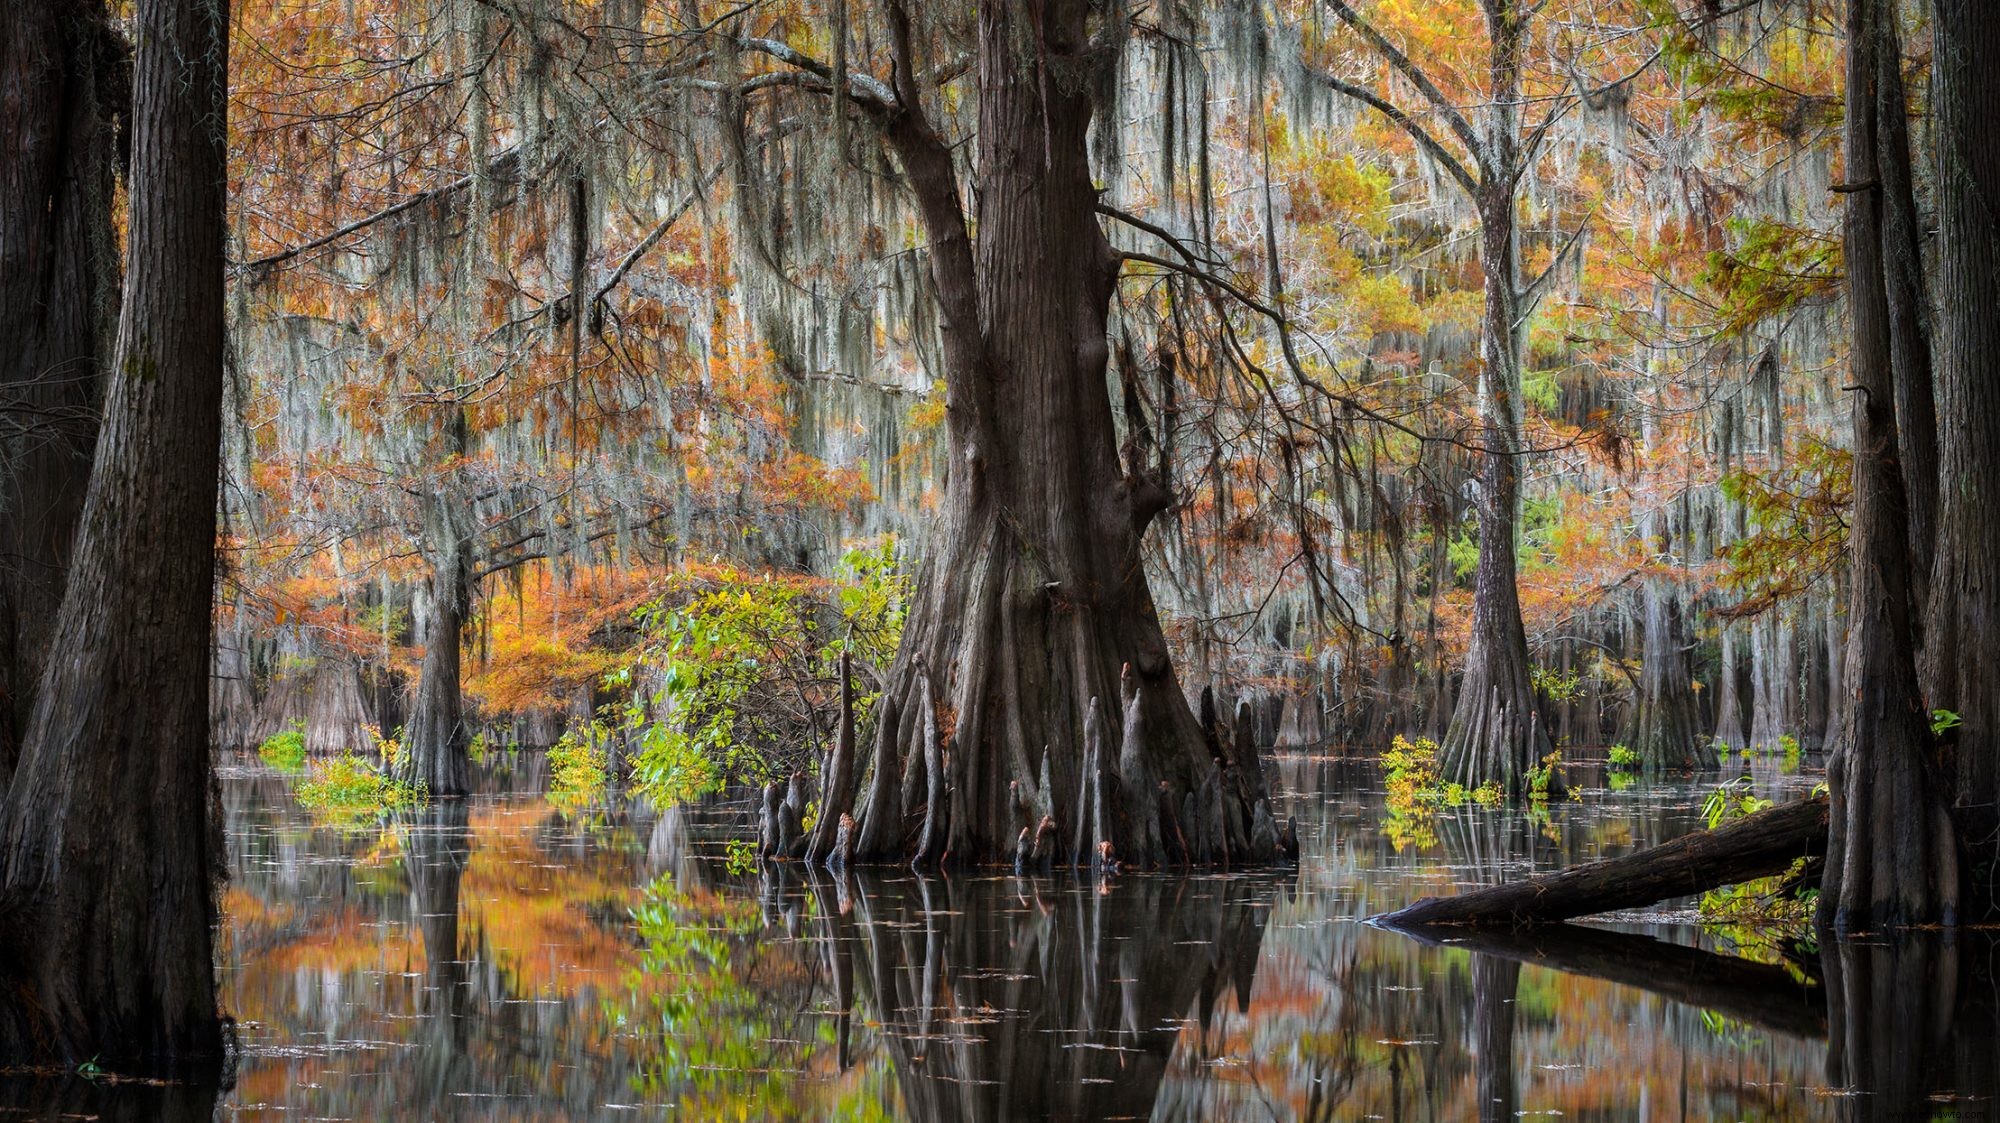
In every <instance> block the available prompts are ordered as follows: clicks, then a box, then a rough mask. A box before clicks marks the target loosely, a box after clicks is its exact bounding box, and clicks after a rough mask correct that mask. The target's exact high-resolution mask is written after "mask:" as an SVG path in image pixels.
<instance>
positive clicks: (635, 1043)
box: [613, 875, 834, 1119]
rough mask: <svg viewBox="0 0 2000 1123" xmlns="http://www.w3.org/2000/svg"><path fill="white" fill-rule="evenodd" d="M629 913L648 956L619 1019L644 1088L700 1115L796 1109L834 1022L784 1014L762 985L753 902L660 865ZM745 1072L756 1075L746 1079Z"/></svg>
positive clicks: (750, 1115)
mask: <svg viewBox="0 0 2000 1123" xmlns="http://www.w3.org/2000/svg"><path fill="white" fill-rule="evenodd" d="M632 919H633V922H634V924H635V926H636V927H637V929H638V933H639V939H640V941H641V944H640V953H639V963H638V966H637V967H636V968H635V969H634V970H633V971H632V972H631V973H630V974H629V975H628V976H627V978H626V980H625V986H624V988H623V990H624V992H625V993H624V994H623V995H621V996H620V997H619V998H618V999H617V1000H615V1005H614V1008H613V1017H614V1019H615V1020H616V1022H617V1024H618V1026H619V1031H618V1032H619V1037H620V1038H621V1040H622V1041H623V1042H625V1043H626V1044H627V1045H628V1046H629V1047H630V1048H631V1049H632V1050H633V1053H634V1055H635V1056H636V1058H637V1059H638V1061H639V1065H640V1072H639V1075H638V1076H637V1077H636V1078H635V1081H634V1087H635V1090H636V1091H638V1092H639V1093H640V1094H641V1095H643V1096H645V1097H646V1098H647V1099H649V1100H671V1101H674V1102H675V1103H676V1106H677V1107H678V1108H680V1109H681V1110H682V1111H684V1112H685V1113H686V1114H687V1115H688V1116H689V1117H691V1118H697V1119H765V1118H773V1117H783V1116H787V1115H792V1114H795V1113H796V1112H795V1109H796V1106H797V1103H798V1096H799V1084H800V1081H801V1080H802V1079H803V1078H804V1076H805V1074H806V1073H807V1071H808V1064H807V1062H808V1061H809V1060H810V1059H811V1057H812V1056H813V1054H814V1053H815V1052H817V1051H818V1050H821V1049H824V1048H827V1047H830V1046H831V1045H832V1044H833V1041H834V1023H833V1019H831V1018H812V1019H809V1020H807V1021H806V1022H805V1023H804V1025H803V1026H801V1025H799V1024H795V1023H794V1022H792V1021H790V1020H786V1015H785V1012H783V1011H780V1010H778V1009H777V1008H775V1007H774V1006H773V1004H772V1002H771V995H770V991H769V988H768V984H766V985H763V986H760V985H758V983H759V981H760V980H761V979H764V978H768V976H769V972H771V971H772V970H773V965H772V964H771V963H769V962H762V960H763V959H764V957H766V956H768V955H771V954H772V952H771V951H770V950H769V949H770V948H771V947H772V946H773V945H771V944H770V943H768V942H766V941H763V940H760V939H759V938H758V930H759V928H761V926H762V922H761V918H760V917H759V914H758V912H757V904H756V902H755V900H753V899H750V898H747V897H741V896H730V895H715V894H709V893H705V892H687V891H684V890H682V889H681V888H679V887H678V886H676V885H675V884H674V881H673V879H672V877H671V876H668V875H662V876H661V877H660V878H658V879H657V880H655V881H654V882H653V883H652V884H651V885H649V886H647V887H646V889H645V892H644V897H643V899H642V900H641V901H640V903H639V904H638V906H637V907H635V908H634V909H633V910H632ZM746 1073H750V1074H757V1075H756V1078H755V1079H754V1080H753V1081H751V1082H748V1083H746V1082H745V1081H744V1079H743V1074H746ZM787 1109H793V1110H787Z"/></svg>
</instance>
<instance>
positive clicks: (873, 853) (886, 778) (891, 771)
mask: <svg viewBox="0 0 2000 1123" xmlns="http://www.w3.org/2000/svg"><path fill="white" fill-rule="evenodd" d="M900 719H901V711H900V710H899V709H898V708H897V706H896V699H895V698H893V697H891V696H889V695H884V696H883V697H882V698H881V699H880V700H879V701H877V702H876V703H875V768H874V771H873V772H871V773H870V776H871V777H872V779H871V780H870V781H869V785H868V796H867V800H866V802H865V803H863V804H862V807H861V812H860V815H859V816H858V817H859V819H860V821H861V830H860V835H859V837H858V838H857V839H856V840H855V843H854V856H855V858H856V860H858V861H863V862H873V861H878V860H881V859H884V858H887V857H888V856H889V855H890V854H891V853H892V852H893V851H894V850H895V849H896V848H898V847H900V846H901V845H902V844H903V838H902V835H903V813H902V812H903V809H902V803H901V801H900V800H901V790H900V788H899V787H898V785H897V775H898V771H899V770H898V764H897V760H896V727H897V725H898V724H899V722H900Z"/></svg>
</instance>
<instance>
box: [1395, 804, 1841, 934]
mask: <svg viewBox="0 0 2000 1123" xmlns="http://www.w3.org/2000/svg"><path fill="white" fill-rule="evenodd" d="M1826 823H1827V804H1826V797H1824V796H1818V797H1815V798H1812V799H1803V800H1799V801H1798V802H1796V803H1787V804H1785V805H1783V806H1781V807H1773V808H1771V809H1770V810H1768V811H1759V812H1758V813H1756V814H1755V815H1751V816H1748V817H1746V818H1743V819H1739V820H1737V821H1736V822H1734V823H1730V824H1729V825H1727V826H1723V827H1717V828H1716V829H1714V830H1710V831H1695V832H1694V833H1693V834H1689V835H1684V836H1682V837H1680V838H1677V839H1675V840H1673V841H1672V842H1668V843H1664V844H1662V845H1659V846H1655V847H1652V848H1651V849H1648V850H1641V851H1638V852H1637V853H1633V854H1626V855H1624V856H1622V857H1618V858H1611V859H1607V860H1605V861H1602V862H1592V863H1590V864H1588V865H1582V866H1572V867H1570V868H1569V869H1566V870H1562V871H1560V872H1558V873H1550V874H1542V875H1541V876H1539V877H1531V878H1528V879H1526V880H1525V881H1517V882H1513V883H1511V884H1507V885H1496V886H1493V887H1492V888H1490V889H1475V890H1473V891H1472V892H1470V893H1461V894H1459V895H1458V896H1456V897H1426V898H1424V899H1423V900H1421V901H1418V902H1417V903H1416V904H1414V905H1411V906H1409V907H1408V908H1404V909H1399V910H1398V911H1396V912H1392V913H1388V914H1387V915H1384V916H1380V917H1376V918H1375V920H1376V921H1377V922H1378V923H1381V924H1384V925H1386V926H1388V927H1391V928H1399V929H1410V928H1420V927H1428V926H1432V925H1442V924H1458V925H1480V926H1491V927H1512V928H1525V927H1528V926H1530V925H1534V924H1549V923H1553V922H1556V921H1563V920H1574V919H1575V918H1577V917H1579V916H1589V915H1591V914H1593V913H1600V912H1611V911H1613V910H1616V909H1631V908H1641V907H1643V906H1646V905H1651V904H1656V903H1658V902H1660V901H1665V900H1670V899H1672V898H1675V897H1687V896H1692V895H1694V894H1696V893H1702V892H1706V891H1707V890H1710V889H1717V888H1720V887H1722V886H1724V885H1736V884H1739V883H1741V882H1745V881H1753V880H1755V879H1757V878H1760V877H1771V876H1773V875H1776V874H1781V873H1784V872H1785V871H1786V870H1788V869H1790V868H1791V865H1792V863H1793V862H1795V861H1797V860H1798V859H1800V858H1812V857H1817V856H1819V855H1822V854H1824V853H1826Z"/></svg>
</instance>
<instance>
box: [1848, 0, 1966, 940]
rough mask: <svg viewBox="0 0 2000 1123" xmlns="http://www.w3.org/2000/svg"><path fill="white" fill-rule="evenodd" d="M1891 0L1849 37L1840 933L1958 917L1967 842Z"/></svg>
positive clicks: (1865, 12) (1870, 6) (1854, 19)
mask: <svg viewBox="0 0 2000 1123" xmlns="http://www.w3.org/2000/svg"><path fill="white" fill-rule="evenodd" d="M1892 13H1893V8H1892V5H1891V3H1890V0H1852V3H1851V4H1850V6H1849V9H1848V17H1847V22H1848V36H1847V50H1848V62H1847V80H1848V91H1847V122H1846V126H1845V127H1846V133H1847V147H1846V156H1847V175H1848V178H1849V179H1850V180H1851V181H1852V182H1853V183H1854V184H1855V185H1856V186H1857V188H1858V189H1857V190H1855V191H1853V192H1852V193H1851V194H1850V195H1849V196H1848V199H1847V203H1846V208H1847V213H1846V215H1845V240H1844V247H1845V251H1846V257H1847V306H1848V321H1849V324H1850V326H1851V328H1852V334H1853V343H1852V345H1851V347H1850V348H1849V352H1848V369H1849V373H1850V378H1851V380H1852V382H1853V383H1854V385H1853V387H1852V388H1851V391H1850V392H1851V393H1852V394H1853V410H1854V514H1853V524H1852V529H1851V530H1850V532H1849V550H1850V552H1851V553H1852V555H1853V576H1852V578H1851V580H1850V583H1849V595H1850V599H1851V600H1850V609H1849V620H1850V623H1849V628H1848V640H1847V643H1848V646H1847V673H1846V675H1845V676H1844V678H1845V679H1846V681H1847V683H1848V684H1849V686H1848V692H1847V698H1846V699H1845V722H1844V728H1843V730H1842V735H1841V737H1840V739H1839V741H1838V743H1837V745H1836V747H1835V749H1834V755H1833V759H1832V760H1831V761H1830V762H1829V764H1828V765H1827V787H1828V789H1829V791H1830V793H1831V796H1832V803H1833V807H1832V815H1831V819H1830V823H1829V828H1828V845H1827V860H1826V873H1825V876H1824V878H1823V879H1822V883H1821V889H1820V899H1819V917H1820V920H1821V922H1822V924H1824V925H1826V926H1829V927H1831V928H1832V929H1833V931H1835V932H1836V933H1839V934H1842V935H1845V934H1846V933H1848V932H1853V931H1871V930H1877V929H1883V928H1896V927H1902V926H1906V925H1923V924H1937V923H1943V924H1951V923H1954V922H1955V921H1956V919H1957V912H1958V896H1959V870H1958V843H1957V839H1956V836H1955V834H1954V831H1953V829H1952V823H1951V820H1950V817H1949V815H1948V814H1947V812H1946V801H1945V799H1944V797H1943V794H1942V792H1940V791H1939V790H1938V785H1937V783H1936V779H1935V771H1936V770H1935V769H1934V767H1933V765H1932V762H1931V760H1930V755H1931V752H1932V745H1931V736H1930V730H1929V728H1928V726H1927V724H1926V722H1925V715H1924V703H1923V696H1922V693H1921V691H1920V690H1919V688H1918V684H1917V670H1916V651H1915V644H1914V640H1913V637H1914V634H1915V628H1914V625H1915V619H1916V612H1915V607H1914V603H1913V600H1912V595H1911V584H1912V582H1911V577H1910V567H1911V559H1910V549H1909V537H1908V535H1909V529H1908V527H1909V523H1908V519H1907V515H1906V504H1905V499H1904V494H1903V480H1902V472H1901V470H1900V468H1899V467H1898V459H1897V439H1896V388H1895V370H1894V365H1893V361H1892V355H1893V354H1894V352H1895V348H1894V345H1893V335H1894V332H1895V330H1896V326H1895V324H1894V322H1893V320H1892V318H1891V309H1890V301H1889V294H1888V288H1889V280H1890V278H1889V276H1888V274H1887V272H1886V268H1885V257H1884V254H1883V230H1884V227H1885V225H1886V215H1885V211H1887V210H1888V208H1889V203H1888V201H1887V198H1886V196H1887V192H1885V191H1884V190H1883V189H1882V187H1881V182H1880V177H1879V175H1878V172H1877V159H1876V157H1877V153H1878V150H1879V143H1880V137H1881V129H1880V122H1879V121H1878V120H1877V119H1876V116H1875V114H1876V106H1877V105H1878V104H1879V103H1878V101H1877V100H1876V98H1875V97H1874V92H1873V91H1874V85H1875V83H1876V82H1877V81H1878V80H1879V72H1878V70H1877V68H1876V65H1875V59H1876V52H1878V51H1880V50H1882V48H1883V44H1884V41H1885V39H1886V38H1887V35H1886V32H1887V28H1888V26H1889V23H1890V20H1891V19H1892V18H1893V15H1892Z"/></svg>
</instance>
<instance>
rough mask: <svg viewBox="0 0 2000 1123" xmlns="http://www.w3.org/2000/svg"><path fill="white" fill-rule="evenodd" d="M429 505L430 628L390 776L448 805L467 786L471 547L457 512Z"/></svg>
mask: <svg viewBox="0 0 2000 1123" xmlns="http://www.w3.org/2000/svg"><path fill="white" fill-rule="evenodd" d="M428 503H429V506H430V508H431V510H430V511H429V512H428V515H427V518H426V522H427V524H428V525H427V526H426V535H427V537H429V538H431V539H432V541H433V543H435V546H436V548H435V550H434V558H433V562H432V565H433V569H432V571H431V584H430V597H429V602H430V603H429V607H430V611H429V613H428V614H427V615H428V618H429V628H428V630H427V631H426V633H425V636H424V662H423V666H422V668H421V669H420V670H419V671H418V672H417V691H416V696H415V697H414V698H412V699H411V701H410V714H409V718H408V720H406V721H405V722H404V723H403V744H402V751H401V755H399V756H398V757H397V758H396V766H395V773H396V778H397V779H398V780H401V781H402V782H404V783H406V784H419V785H422V786H423V788H424V790H425V791H426V792H427V793H428V794H429V795H431V796H432V797H434V798H440V799H449V798H455V797H457V796H462V795H464V794H466V792H467V791H468V790H469V789H470V782H471V781H470V773H471V761H470V759H469V757H468V756H467V749H468V747H469V745H470V741H471V736H470V733H469V731H468V729H467V727H466V723H465V695H464V691H463V689H462V684H461V676H460V663H461V652H460V639H461V634H462V633H463V632H464V630H465V621H466V615H467V614H468V612H470V610H471V607H472V540H471V534H470V530H471V528H470V527H469V526H467V525H464V524H465V522H466V521H467V520H465V519H463V518H455V517H454V516H455V515H458V514H461V513H462V512H460V511H459V509H458V505H457V504H455V503H454V502H453V500H452V499H451V498H449V497H448V496H446V495H433V496H431V497H430V499H429V500H428Z"/></svg>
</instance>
